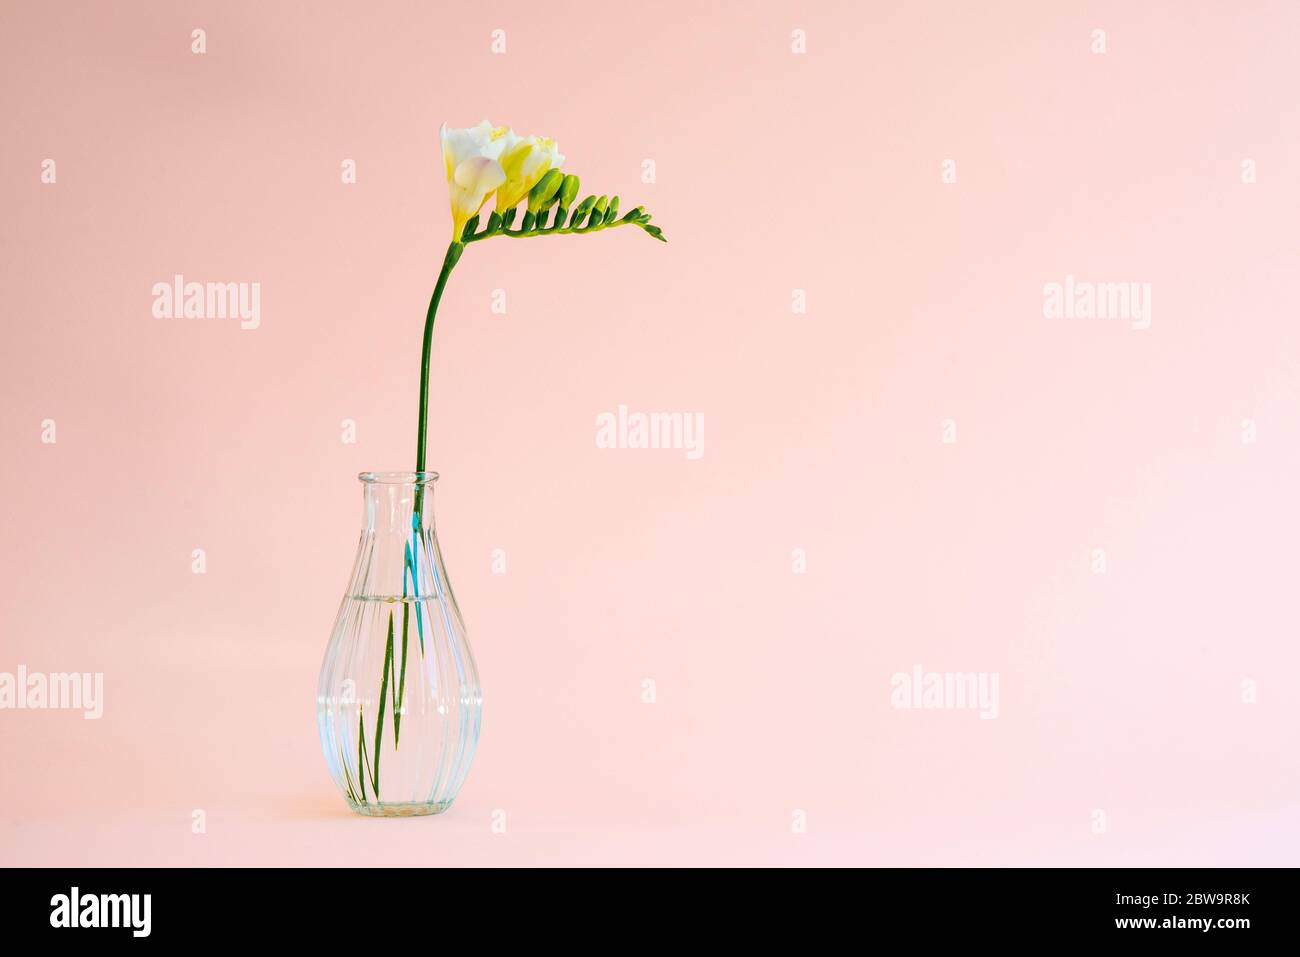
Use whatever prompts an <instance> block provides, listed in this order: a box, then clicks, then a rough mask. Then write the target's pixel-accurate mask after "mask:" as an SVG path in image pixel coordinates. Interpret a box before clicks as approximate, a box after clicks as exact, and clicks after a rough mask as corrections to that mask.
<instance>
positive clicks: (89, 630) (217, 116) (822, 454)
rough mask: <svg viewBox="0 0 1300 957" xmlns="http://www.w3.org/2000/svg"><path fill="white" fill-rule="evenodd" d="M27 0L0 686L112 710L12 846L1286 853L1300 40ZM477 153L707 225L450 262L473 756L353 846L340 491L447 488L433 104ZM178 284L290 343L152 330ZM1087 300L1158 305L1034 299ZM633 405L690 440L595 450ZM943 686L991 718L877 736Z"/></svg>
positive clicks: (799, 5)
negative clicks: (450, 803)
mask: <svg viewBox="0 0 1300 957" xmlns="http://www.w3.org/2000/svg"><path fill="white" fill-rule="evenodd" d="M615 7H616V8H617V9H614V8H615ZM0 10H2V11H3V12H2V13H0V70H2V71H3V78H4V82H3V85H0V108H2V114H3V119H4V129H5V135H4V142H5V147H4V149H3V150H0V201H2V202H3V209H4V216H3V227H0V270H2V271H3V278H4V287H3V288H4V298H3V301H4V307H3V315H4V321H3V335H4V340H3V348H2V349H0V353H2V356H3V358H2V360H0V361H2V362H3V369H2V370H0V371H2V373H3V375H2V377H0V383H2V386H0V387H2V388H3V397H2V398H3V402H2V404H0V415H2V416H3V437H4V443H5V444H4V449H5V455H4V463H3V473H2V481H3V488H2V491H3V493H4V501H5V502H6V503H7V504H8V509H7V511H6V516H5V521H4V533H3V534H4V552H3V561H4V568H3V571H4V573H5V577H6V579H7V581H8V583H9V584H8V586H7V587H6V588H5V589H4V592H3V597H0V671H9V672H13V671H15V670H16V669H17V667H18V665H20V664H23V665H26V666H27V667H28V668H29V669H32V670H39V671H47V672H52V671H65V670H66V671H102V672H103V673H104V675H105V679H104V680H105V711H104V716H103V718H102V719H101V720H99V721H85V720H83V719H82V717H81V715H80V714H79V713H76V712H63V711H45V712H31V711H24V712H15V711H3V712H0V767H2V768H3V780H4V787H3V788H0V863H4V864H184V863H189V864H223V865H224V864H249V863H252V864H288V863H296V864H320V865H341V864H352V863H357V864H362V863H365V864H436V865H442V864H548V863H549V864H617V865H624V864H724V863H731V864H891V865H913V864H917V865H920V864H926V865H929V864H959V865H965V864H1083V865H1093V864H1097V865H1101V864H1173V865H1182V864H1296V863H1300V861H1297V849H1300V823H1298V818H1297V811H1300V797H1298V796H1297V787H1298V786H1300V772H1298V771H1297V764H1296V755H1297V751H1298V748H1300V723H1298V719H1300V704H1298V703H1297V702H1300V696H1298V695H1297V678H1298V676H1300V642H1298V640H1297V639H1298V637H1300V635H1298V628H1297V620H1296V619H1297V616H1296V600H1295V596H1296V584H1295V561H1294V554H1295V545H1294V543H1295V542H1296V540H1297V536H1298V533H1300V506H1297V499H1298V498H1300V492H1298V490H1300V451H1297V450H1300V414H1298V413H1297V409H1298V408H1300V406H1298V405H1297V398H1298V396H1297V388H1296V381H1297V380H1296V374H1297V361H1298V359H1300V279H1298V278H1297V273H1296V267H1295V261H1296V253H1297V250H1298V249H1300V235H1298V234H1300V229H1298V228H1297V213H1300V176H1297V170H1300V123H1298V122H1297V121H1298V120H1300V115H1298V114H1300V110H1298V108H1297V100H1296V91H1297V89H1298V88H1300V66H1297V62H1298V61H1297V57H1296V54H1295V49H1294V41H1295V37H1296V36H1297V35H1298V34H1300V8H1297V6H1296V5H1295V4H1294V3H1287V2H1279V3H1273V4H1268V3H1244V2H1227V0H1224V2H1220V3H1182V2H1179V3H1173V2H1170V3H1143V4H1133V3H1128V2H1116V3H1089V4H1073V3H1071V4H1067V3H1051V4H1047V3H1029V2H1026V3H992V4H970V3H950V4H939V3H927V4H908V5H903V4H882V3H875V4H861V3H849V2H843V3H832V2H811V0H809V2H790V3H775V2H773V3H741V2H732V3H709V4H698V3H686V2H679V3H671V4H667V5H665V4H662V3H656V4H636V5H626V6H624V5H609V4H605V3H598V2H584V3H560V4H536V3H505V2H497V3H485V4H469V3H456V4H432V3H373V4H356V3H345V4H326V3H277V4H267V3H253V2H241V3H228V2H221V3H218V2H215V0H213V2H207V3H162V2H154V3H135V4H111V5H110V4H99V3H75V4H74V3H67V2H63V3H36V2H24V3H13V2H6V3H4V4H3V7H0ZM197 27H201V28H203V29H205V30H206V31H207V44H208V52H207V53H206V54H204V55H195V54H193V53H191V52H190V42H191V40H190V34H191V30H192V29H194V28H197ZM498 28H499V29H502V30H505V31H506V38H507V52H506V53H505V54H504V55H498V54H493V53H492V52H491V49H490V44H491V34H492V31H493V30H494V29H498ZM1096 28H1100V29H1104V30H1105V31H1106V44H1107V52H1106V53H1105V54H1103V55H1098V54H1094V53H1093V52H1091V49H1090V45H1091V44H1092V42H1093V41H1092V31H1093V30H1094V29H1096ZM796 29H802V30H805V31H806V34H807V53H806V54H804V55H799V54H795V53H792V52H791V31H793V30H796ZM483 117H488V118H490V119H491V120H492V121H493V122H495V123H508V124H511V125H513V126H514V127H515V128H516V129H517V130H520V131H523V132H537V133H546V134H551V135H554V136H556V137H557V138H558V140H559V143H560V146H561V148H562V150H563V152H564V153H565V154H566V155H567V156H568V158H569V159H568V163H567V166H568V168H569V169H570V170H572V171H574V172H577V173H579V174H580V175H582V177H583V180H584V186H586V187H590V188H591V189H594V190H597V191H600V192H607V193H611V194H613V193H618V194H620V195H621V196H622V205H623V208H624V209H628V208H631V207H632V206H634V205H636V204H637V203H643V204H644V205H646V206H647V208H648V209H650V211H651V212H653V213H654V214H655V217H656V221H657V222H659V223H660V224H662V225H663V227H664V229H665V232H666V234H667V236H668V238H669V240H670V244H669V245H666V246H665V245H662V244H659V243H655V242H653V241H652V240H650V239H648V238H647V237H645V236H643V235H640V234H639V233H637V232H635V231H634V230H630V229H625V230H618V231H616V232H613V233H610V234H607V235H599V236H586V237H556V238H549V239H542V240H530V241H529V242H528V243H526V244H524V243H514V242H510V241H507V240H499V241H491V242H487V243H484V244H481V245H475V246H471V247H470V248H469V249H468V250H467V252H466V254H465V257H464V259H463V260H462V262H461V264H460V266H459V267H458V269H457V271H456V273H455V275H454V276H453V278H452V281H451V284H450V288H449V291H448V293H447V296H446V298H445V300H444V306H443V312H442V315H441V318H440V321H439V326H438V329H437V333H436V336H435V350H434V360H433V366H434V368H433V383H434V384H433V398H432V402H433V412H432V422H431V449H432V452H431V456H430V465H431V467H433V468H436V469H438V470H439V471H440V472H441V473H442V476H443V479H442V481H441V482H440V484H439V489H438V502H437V516H438V521H439V527H440V534H441V538H442V544H443V547H444V550H445V553H446V556H447V560H448V565H449V568H450V571H451V576H452V580H453V582H454V584H455V587H456V591H457V594H458V597H459V600H460V603H461V607H462V609H463V610H464V613H465V617H466V620H467V622H468V625H469V629H470V638H471V642H472V644H473V647H474V650H475V653H476V656H477V659H478V663H479V667H480V670H481V674H482V680H483V685H484V692H485V703H484V712H483V735H482V739H481V743H480V747H479V752H478V758H477V760H476V763H475V766H474V768H473V771H472V772H471V774H470V776H469V779H468V782H467V784H466V787H465V789H464V790H463V792H462V793H461V797H460V799H459V801H458V802H457V804H456V806H455V807H454V808H453V809H452V810H451V811H450V812H449V813H447V814H445V815H443V816H441V817H438V818H426V819H418V820H401V821H375V820H364V819H361V818H357V817H354V816H353V815H351V814H350V812H348V811H347V809H346V807H345V806H344V803H343V801H342V799H341V797H340V796H339V794H338V793H337V792H335V790H334V788H333V785H332V784H331V783H330V781H329V779H328V777H327V774H326V770H325V765H324V761H323V759H322V757H321V755H320V753H319V747H318V743H317V738H316V731H315V723H314V697H315V685H316V679H317V670H318V668H319V663H320V657H321V654H322V652H323V650H324V646H325V641H326V637H327V635H328V632H329V628H330V625H331V622H332V620H333V616H334V614H335V611H336V609H337V604H338V601H339V598H340V596H341V594H342V589H343V586H344V584H345V579H346V575H347V572H348V568H349V564H350V562H351V560H352V557H353V549H354V546H355V539H356V533H357V529H358V527H359V522H360V504H361V501H360V491H361V490H360V485H359V484H358V483H357V481H356V479H355V473H356V472H358V471H360V470H362V469H402V468H409V467H410V466H411V465H412V464H413V457H414V438H415V411H416V386H417V374H418V347H419V335H420V325H421V322H422V319H423V314H424V308H425V304H426V302H427V297H428V294H429V290H430V288H431V285H432V282H433V278H434V276H435V275H436V272H437V268H438V265H439V263H440V261H441V257H442V251H443V249H444V248H445V245H446V241H447V238H448V236H447V233H448V230H449V215H448V212H447V205H446V204H447V197H446V184H445V181H444V178H443V174H442V166H441V161H440V159H439V156H438V145H437V127H438V124H439V123H440V122H442V121H443V120H447V121H448V122H450V123H452V124H454V125H469V124H472V123H475V122H477V121H478V120H480V119H482V118H483ZM46 158H52V159H54V160H55V161H56V163H57V183H55V184H53V185H50V184H43V183H42V182H41V179H40V167H41V162H42V160H44V159H46ZM349 158H351V159H355V161H356V164H357V171H358V181H357V183H356V184H355V185H344V184H343V183H341V181H340V164H341V163H342V162H343V160H345V159H349ZM646 159H652V160H653V161H654V162H655V165H656V170H657V181H656V182H654V183H643V182H641V170H642V162H643V160H646ZM945 159H953V160H954V161H955V162H956V164H957V166H956V169H957V182H956V183H955V184H944V183H942V182H941V181H940V170H941V164H942V163H943V161H944V160H945ZM1245 159H1253V160H1254V161H1255V163H1256V168H1257V170H1258V182H1256V183H1253V184H1246V183H1243V182H1242V173H1241V170H1242V166H1241V164H1242V161H1243V160H1245ZM176 273H182V274H184V275H185V276H186V277H187V278H188V279H192V280H197V281H221V282H226V281H250V282H251V281H257V282H260V283H261V287H262V317H261V327H260V328H259V329H257V330H250V331H242V330H240V329H239V328H238V326H237V324H236V323H232V322H220V321H206V320H194V319H189V320H186V319H175V320H163V319H155V318H153V316H152V315H151V305H152V295H151V291H150V290H151V286H152V284H153V283H155V282H158V281H169V280H170V278H171V277H172V276H173V275H174V274H176ZM1067 274H1073V275H1075V276H1077V277H1078V278H1079V279H1080V280H1094V281H1140V282H1149V283H1151V284H1152V290H1153V292H1152V302H1153V316H1152V324H1151V327H1150V328H1149V329H1146V330H1134V329H1132V328H1131V327H1130V324H1129V323H1127V322H1124V321H1121V320H1095V321H1086V320H1076V321H1067V320H1053V319H1047V318H1044V315H1043V309H1042V306H1043V292H1042V288H1043V284H1044V283H1048V282H1063V281H1064V279H1065V276H1066V275H1067ZM495 289H503V290H505V291H506V296H507V300H506V301H507V310H508V312H507V314H506V315H504V316H501V315H494V314H493V313H492V312H491V309H490V306H491V302H492V292H493V290H495ZM795 289H804V290H806V291H807V302H808V309H807V313H806V314H795V313H792V310H791V295H792V290H795ZM619 404H626V405H628V406H630V407H631V408H632V409H634V410H642V411H654V410H684V411H693V412H701V413H703V414H704V417H705V454H704V457H703V458H702V459H701V460H699V461H689V460H687V459H686V457H685V455H684V453H683V452H681V451H671V450H667V451H655V450H601V449H597V448H596V446H595V441H594V436H595V425H594V423H595V416H596V415H597V414H598V413H600V412H602V411H608V410H614V409H615V408H617V406H618V405H619ZM47 418H52V419H54V420H55V421H56V423H57V438H58V441H57V444H54V445H48V444H43V443H42V442H41V440H40V436H41V422H42V420H43V419H47ZM343 419H353V420H355V421H356V423H357V430H358V438H357V442H356V444H355V445H348V444H344V443H343V442H342V441H341V438H340V435H341V428H340V423H341V421H342V420H343ZM944 419H952V420H953V421H954V422H955V423H956V429H957V441H956V442H955V443H951V444H945V443H943V442H941V441H940V437H941V427H940V423H941V421H942V420H944ZM1244 419H1252V420H1254V421H1255V423H1256V424H1257V428H1258V439H1257V441H1256V442H1254V443H1246V442H1243V440H1242V420H1244ZM196 548H202V549H204V550H205V551H206V554H207V561H208V571H207V574H205V575H195V574H192V573H191V570H190V563H191V558H190V555H191V551H192V550H193V549H196ZM796 548H800V549H804V550H805V551H806V554H807V563H808V564H807V572H806V574H793V573H792V564H791V553H792V550H793V549H796ZM1098 548H1100V549H1104V550H1105V553H1106V559H1107V568H1106V572H1105V573H1104V574H1095V573H1094V572H1093V569H1092V564H1091V563H1092V555H1093V550H1094V549H1098ZM493 549H502V550H504V552H505V555H506V561H507V571H506V573H505V574H493V573H492V568H491V556H492V551H493ZM917 664H920V665H922V666H923V667H924V668H925V669H927V670H932V671H983V672H997V673H998V674H999V675H1000V714H999V716H998V718H997V719H996V720H980V719H979V718H978V717H977V716H976V715H975V714H974V713H972V712H969V711H903V710H896V709H894V708H892V707H891V706H890V677H891V676H892V675H893V674H894V673H895V672H898V671H910V670H911V669H912V668H913V666H914V665H917ZM647 678H650V679H653V680H654V681H655V682H656V687H657V703H655V704H653V705H646V704H643V703H642V700H641V688H642V684H641V683H642V681H643V680H644V679H647ZM1244 680H1253V681H1255V682H1256V683H1257V689H1258V701H1257V703H1255V704H1246V703H1243V700H1242V682H1243V681H1244ZM195 809H201V810H203V811H204V812H205V813H206V815H207V831H206V833H203V834H195V833H192V831H191V814H192V812H193V811H194V810H195ZM497 810H500V811H504V812H505V816H506V817H505V819H506V822H507V827H506V831H505V833H494V831H493V830H492V827H491V824H492V821H493V812H494V811H497ZM796 810H799V811H803V812H805V813H806V818H807V833H806V834H799V833H794V832H793V831H792V820H793V815H794V813H795V811H796ZM1095 810H1102V811H1104V812H1105V815H1106V821H1107V826H1106V830H1105V832H1104V833H1094V832H1093V821H1094V817H1093V812H1094V811H1095Z"/></svg>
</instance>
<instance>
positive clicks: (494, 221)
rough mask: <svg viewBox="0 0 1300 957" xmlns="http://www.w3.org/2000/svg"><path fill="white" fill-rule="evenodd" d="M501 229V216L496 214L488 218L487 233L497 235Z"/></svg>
mask: <svg viewBox="0 0 1300 957" xmlns="http://www.w3.org/2000/svg"><path fill="white" fill-rule="evenodd" d="M500 228H501V214H500V213H496V212H494V213H493V214H492V215H491V216H489V217H488V224H487V231H488V232H489V233H495V232H496V231H497V230H498V229H500Z"/></svg>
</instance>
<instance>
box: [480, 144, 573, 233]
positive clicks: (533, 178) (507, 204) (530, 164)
mask: <svg viewBox="0 0 1300 957" xmlns="http://www.w3.org/2000/svg"><path fill="white" fill-rule="evenodd" d="M563 163H564V156H563V155H562V154H561V153H560V148H559V146H557V145H556V143H555V140H553V139H551V138H550V137H547V136H515V134H514V133H513V132H507V133H506V148H505V150H504V151H503V152H502V153H501V169H502V170H503V171H504V172H505V176H506V179H505V183H504V184H502V185H501V186H500V187H499V188H498V189H497V212H498V213H504V212H505V211H506V210H508V209H513V208H514V207H515V205H516V204H518V203H519V202H521V201H522V200H523V199H524V198H525V197H527V195H528V191H529V190H531V189H532V188H533V187H534V186H536V185H537V183H538V181H539V180H540V179H541V178H542V177H543V176H545V175H546V172H547V170H552V169H559V168H560V166H561V165H563Z"/></svg>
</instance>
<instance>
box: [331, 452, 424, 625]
mask: <svg viewBox="0 0 1300 957" xmlns="http://www.w3.org/2000/svg"><path fill="white" fill-rule="evenodd" d="M359 477H360V479H361V482H362V486H363V488H364V499H365V509H364V511H363V513H362V523H363V524H362V528H361V542H360V545H359V546H358V549H357V561H356V566H355V567H354V568H353V570H352V582H351V585H350V587H349V592H348V593H349V594H350V595H351V596H353V597H361V598H382V599H384V600H388V601H391V600H395V599H397V598H410V597H427V596H436V595H439V594H441V593H442V590H443V584H442V582H443V578H444V574H445V573H444V572H443V570H442V556H441V554H440V552H439V549H438V538H437V535H436V534H435V533H434V526H433V483H434V481H435V480H436V479H437V477H438V476H437V474H436V473H434V472H362V473H361V475H360V476H359Z"/></svg>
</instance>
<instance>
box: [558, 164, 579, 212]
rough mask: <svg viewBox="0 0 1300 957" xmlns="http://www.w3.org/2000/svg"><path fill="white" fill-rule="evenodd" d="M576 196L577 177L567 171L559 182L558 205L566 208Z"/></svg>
mask: <svg viewBox="0 0 1300 957" xmlns="http://www.w3.org/2000/svg"><path fill="white" fill-rule="evenodd" d="M577 198H578V177H576V176H574V175H573V174H572V173H569V174H568V175H567V176H565V177H564V182H563V183H561V184H560V205H561V206H563V207H564V208H565V209H568V208H569V207H570V206H572V205H573V201H574V200H575V199H577Z"/></svg>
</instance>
